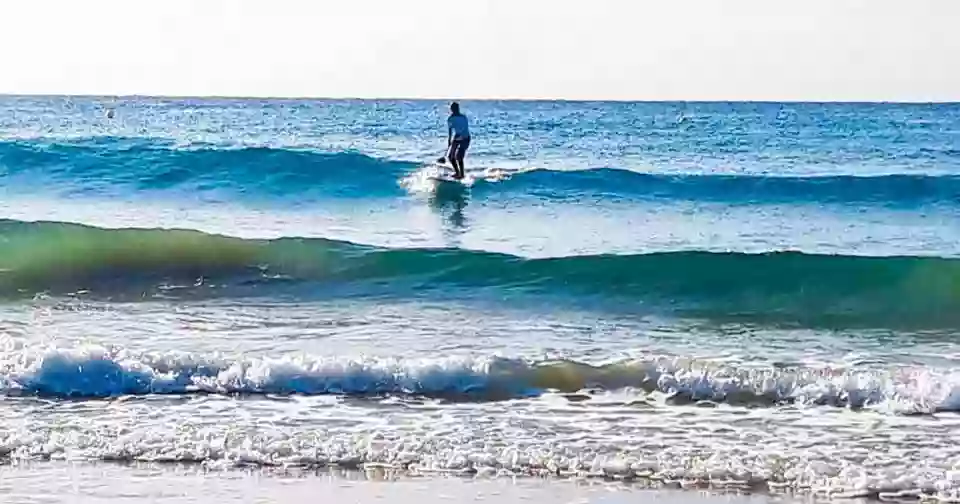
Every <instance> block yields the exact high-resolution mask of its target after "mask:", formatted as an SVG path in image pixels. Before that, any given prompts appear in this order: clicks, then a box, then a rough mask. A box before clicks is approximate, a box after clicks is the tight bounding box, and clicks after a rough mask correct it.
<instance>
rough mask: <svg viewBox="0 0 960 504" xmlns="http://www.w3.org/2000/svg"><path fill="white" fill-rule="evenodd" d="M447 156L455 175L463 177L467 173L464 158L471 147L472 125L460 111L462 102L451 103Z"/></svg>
mask: <svg viewBox="0 0 960 504" xmlns="http://www.w3.org/2000/svg"><path fill="white" fill-rule="evenodd" d="M447 146H448V149H449V150H448V151H447V158H449V159H450V164H451V165H453V172H454V173H453V177H454V178H456V179H462V178H463V177H464V175H465V173H466V172H465V171H464V167H463V158H464V156H466V154H467V149H468V148H470V126H469V124H468V123H467V116H465V115H463V114H461V113H460V104H459V103H457V102H453V103H451V104H450V117H448V118H447Z"/></svg>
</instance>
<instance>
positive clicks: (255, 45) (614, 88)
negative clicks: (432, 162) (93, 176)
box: [0, 0, 960, 101]
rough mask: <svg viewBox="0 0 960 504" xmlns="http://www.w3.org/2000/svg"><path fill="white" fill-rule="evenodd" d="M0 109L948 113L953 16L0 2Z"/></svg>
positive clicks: (584, 3) (899, 2) (956, 49)
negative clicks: (469, 106) (858, 108)
mask: <svg viewBox="0 0 960 504" xmlns="http://www.w3.org/2000/svg"><path fill="white" fill-rule="evenodd" d="M0 48H2V51H3V56H2V59H0V93H18V94H122V95H126V94H140V95H174V96H183V95H188V96H209V95H216V96H296V97H411V98H418V97H428V98H565V99H614V100H621V99H628V100H711V99H718V100H828V101H829V100H854V101H960V64H958V62H960V0H790V1H783V0H472V1H471V0H344V1H340V0H83V1H77V0H6V1H3V2H2V3H0Z"/></svg>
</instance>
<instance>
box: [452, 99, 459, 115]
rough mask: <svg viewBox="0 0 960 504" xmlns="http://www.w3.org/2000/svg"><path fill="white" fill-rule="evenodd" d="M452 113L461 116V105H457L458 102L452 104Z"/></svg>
mask: <svg viewBox="0 0 960 504" xmlns="http://www.w3.org/2000/svg"><path fill="white" fill-rule="evenodd" d="M450 112H453V113H454V114H459V113H460V104H459V103H457V102H453V103H451V104H450Z"/></svg>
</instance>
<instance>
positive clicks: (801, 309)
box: [0, 221, 960, 327]
mask: <svg viewBox="0 0 960 504" xmlns="http://www.w3.org/2000/svg"><path fill="white" fill-rule="evenodd" d="M0 270H2V274H0V294H3V295H5V296H6V297H8V298H9V297H22V296H27V295H34V294H36V293H38V292H48V293H67V292H76V291H78V290H84V291H90V292H91V293H94V294H100V295H110V294H111V293H113V292H116V291H119V290H123V291H125V292H130V291H131V290H132V291H136V292H139V291H143V292H145V293H148V292H152V291H153V290H155V289H158V288H162V287H164V286H168V287H169V286H179V287H181V288H187V289H190V288H192V287H196V288H198V289H199V288H201V287H209V286H210V285H217V286H218V289H219V290H217V292H218V293H219V295H230V294H231V293H232V292H234V291H231V290H230V289H231V287H232V286H237V285H247V286H250V285H257V286H258V288H261V289H270V288H272V287H274V286H276V285H278V284H283V285H289V284H290V283H291V282H293V283H295V284H297V285H304V284H306V285H309V286H312V287H315V288H317V289H336V288H339V287H343V286H346V285H349V286H361V287H362V286H369V287H376V288H378V289H381V291H386V292H389V293H392V294H394V295H399V296H404V295H420V294H422V293H425V292H430V291H432V290H439V291H441V292H449V291H450V289H461V290H463V291H469V292H474V293H479V292H482V293H486V294H489V295H492V296H500V297H504V296H508V295H542V296H553V297H554V298H557V299H564V300H568V301H571V302H576V301H577V300H592V301H596V300H599V301H601V302H602V303H605V304H607V305H608V306H610V307H616V308H617V309H621V310H634V309H636V310H640V309H667V310H673V311H682V312H684V313H686V314H693V315H699V316H704V317H724V318H731V317H733V318H735V317H741V318H745V319H756V320H764V319H768V318H769V319H771V320H785V319H786V320H798V321H803V320H812V319H816V320H819V321H821V322H823V321H830V320H837V321H851V320H855V321H857V322H858V323H867V324H880V325H889V324H891V323H898V322H900V323H905V324H906V323H909V324H911V325H915V324H921V325H935V326H943V325H945V324H946V325H948V326H952V325H954V324H956V325H957V327H960V259H951V258H933V257H858V256H836V255H813V254H804V253H799V252H777V253H767V254H747V253H735V252H729V253H716V252H700V251H682V252H662V253H650V254H635V255H594V256H573V257H562V258H547V259H528V258H521V257H517V256H511V255H506V254H496V253H489V252H480V251H469V250H461V249H384V248H377V247H370V246H364V245H357V244H352V243H348V242H339V241H333V240H326V239H297V238H284V239H278V240H247V239H240V238H232V237H226V236H218V235H210V234H205V233H201V232H197V231H185V230H158V229H123V230H108V229H100V228H92V227H87V226H81V225H73V224H62V223H24V222H16V221H4V222H0ZM267 292H268V291H266V290H261V291H260V294H264V293H267Z"/></svg>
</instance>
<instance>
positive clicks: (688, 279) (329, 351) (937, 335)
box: [0, 96, 960, 502]
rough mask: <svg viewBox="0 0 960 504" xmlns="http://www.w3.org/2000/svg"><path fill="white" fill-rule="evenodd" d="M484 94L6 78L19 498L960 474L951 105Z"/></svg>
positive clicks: (4, 425) (11, 393) (547, 496)
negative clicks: (453, 174)
mask: <svg viewBox="0 0 960 504" xmlns="http://www.w3.org/2000/svg"><path fill="white" fill-rule="evenodd" d="M463 109H464V112H465V113H466V114H467V116H468V117H469V118H470V120H471V130H472V132H473V136H474V138H473V142H472V145H471V149H470V151H469V153H468V156H467V173H468V180H467V184H466V185H464V186H456V185H450V184H443V185H438V184H436V183H435V182H433V181H431V180H430V179H429V176H430V175H431V174H434V173H436V172H437V167H436V166H435V160H436V159H437V158H438V157H439V156H441V155H442V154H443V150H444V146H445V140H446V137H445V135H446V131H445V130H444V125H445V118H446V103H445V102H441V101H404V100H382V101H365V100H292V99H291V100H267V99H212V98H211V99H161V98H147V97H128V98H116V97H83V98H80V97H27V96H8V97H3V98H0V180H2V184H0V464H2V465H0V495H6V499H7V500H5V502H48V501H57V502H59V500H57V498H56V495H45V492H48V493H49V492H54V493H55V494H57V495H60V496H61V497H62V496H63V495H67V494H70V492H73V494H70V495H72V498H74V499H76V500H75V501H76V502H81V501H84V502H86V501H89V502H94V501H96V500H97V499H98V498H102V499H104V500H105V499H107V497H104V495H107V494H103V493H102V491H106V490H105V489H109V490H111V491H113V492H115V493H112V494H109V495H108V497H110V498H121V497H123V498H125V499H126V500H127V501H130V502H147V501H149V502H159V501H164V502H194V501H195V500H189V499H188V498H187V497H185V496H184V495H185V494H182V493H177V492H176V490H178V489H181V490H182V489H184V488H187V487H190V485H196V484H197V481H203V482H205V483H203V484H202V485H201V486H203V488H204V490H202V491H201V490H197V492H199V493H196V494H191V495H192V497H191V498H195V499H198V500H197V501H203V502H209V501H217V502H233V501H236V502H240V501H243V502H247V501H250V502H253V500H244V499H252V497H250V495H251V494H245V495H246V497H244V494H242V492H241V493H240V494H237V491H236V489H237V488H238V486H237V485H240V486H244V485H245V486H247V487H249V486H251V485H252V486H253V487H256V490H251V491H253V492H255V493H257V495H258V497H257V498H259V499H265V500H260V501H258V502H261V501H263V502H265V501H270V502H273V501H283V502H291V501H295V500H296V499H295V498H293V497H291V495H290V494H289V493H288V492H289V491H290V488H291V487H290V486H289V485H287V484H285V483H283V482H284V481H287V480H288V479H289V478H293V479H292V480H291V481H295V482H296V484H297V485H300V486H303V485H306V487H305V488H306V490H303V492H302V493H301V494H299V495H300V496H301V498H302V497H304V496H314V497H315V496H316V495H317V494H316V492H317V490H316V489H315V488H314V489H311V483H310V482H311V481H314V482H319V481H326V480H327V479H329V478H335V479H336V478H340V479H337V481H343V482H354V483H356V482H357V481H361V480H362V481H367V484H368V485H375V486H372V487H370V488H376V489H377V490H375V491H374V490H371V491H372V492H374V493H376V492H386V496H387V497H389V495H390V492H392V491H393V490H389V489H387V490H384V487H382V486H378V485H382V484H383V483H375V482H372V481H371V480H375V479H378V478H377V477H374V476H370V475H371V474H374V473H376V474H380V475H383V474H388V475H389V476H388V477H387V479H390V480H392V481H394V483H390V484H394V485H398V486H396V487H395V488H396V489H397V490H396V492H399V493H403V492H404V491H406V490H403V489H405V488H406V489H409V488H410V487H409V486H404V485H410V484H411V482H416V483H417V484H420V485H426V486H425V488H427V489H430V488H438V489H443V488H448V487H449V486H450V485H454V486H456V485H461V484H462V485H467V488H468V490H454V491H453V495H454V496H455V497H453V498H452V500H464V498H465V497H464V498H459V497H456V495H460V494H457V492H467V493H468V494H469V493H470V492H471V490H469V488H484V489H490V488H493V489H494V495H501V494H499V493H497V492H502V491H505V490H503V488H505V487H502V485H505V483H503V482H505V481H509V482H512V483H510V484H511V485H527V487H522V488H536V490H535V491H534V496H533V497H532V498H533V499H534V500H537V499H539V500H540V501H543V502H546V501H550V502H556V501H558V499H559V498H562V497H564V496H567V497H569V496H570V495H572V493H576V492H574V491H573V490H570V488H573V487H570V486H569V485H578V486H576V488H579V489H580V490H578V491H585V490H583V489H584V488H587V487H589V488H594V487H595V486H596V485H599V486H600V487H601V488H602V487H605V486H610V487H616V488H623V487H627V488H630V487H633V488H644V489H648V488H660V489H667V490H663V491H664V492H673V491H674V490H669V489H680V490H675V491H677V492H679V495H678V496H675V494H673V493H666V494H656V495H660V496H661V498H667V497H663V496H664V495H667V496H669V498H670V499H674V498H675V499H679V501H683V502H687V501H689V500H692V499H706V498H707V497H704V496H702V495H700V494H698V493H697V492H692V491H684V490H683V489H699V490H703V489H706V490H708V491H709V492H714V493H725V492H735V493H740V494H743V493H748V494H752V495H766V496H768V497H770V498H773V497H775V496H792V497H791V498H794V497H795V498H808V497H838V496H841V497H861V498H872V499H876V498H882V499H917V498H924V499H927V498H930V499H940V500H956V499H960V416H958V415H957V412H958V411H960V340H958V334H960V105H952V104H915V105H907V104H840V103H838V104H815V103H608V102H554V101H542V102H522V101H464V102H463ZM331 471H333V472H331ZM338 471H340V472H343V474H347V476H343V475H341V476H332V475H333V474H335V473H336V474H340V473H339V472H338ZM78 474H79V475H81V476H77V475H78ZM291 474H296V476H295V477H294V476H291ZM349 475H354V476H349ZM78 478H80V479H78ZM197 478H200V480H198V479H197ZM250 478H255V480H251V479H250ZM365 478H366V479H365ZM464 480H469V481H471V482H474V483H465V482H463V481H464ZM78 481H79V482H78ZM238 481H243V482H244V483H242V484H241V483H237V482H238ZM251 481H257V482H259V483H257V484H255V485H254V484H252V483H251ZM80 482H86V483H83V484H81V483H80ZM133 482H136V483H133ZM457 482H461V483H457ZM518 482H519V483H518ZM354 483H351V484H354ZM318 484H319V483H318ZM204 485H206V486H204ZM211 485H212V486H211ZM336 485H337V484H333V486H329V487H325V488H328V489H329V488H334V489H336V488H342V487H338V486H336ZM469 485H478V486H477V487H470V486H469ZM584 485H586V486H584ZM361 487H362V488H367V487H366V486H363V485H361ZM117 488H120V489H128V490H129V491H130V492H133V493H130V492H127V493H125V492H126V491H119V490H117ZM147 488H160V489H161V490H157V492H159V493H149V492H147V491H146V490H143V489H147ZM191 488H193V487H191ZM196 488H199V487H196ZM456 488H461V487H459V486H457V487H456ZM510 488H516V487H510ZM30 489H32V490H30ZM54 489H58V490H54ZM217 489H221V490H217ZM225 489H230V490H225ZM264 489H267V490H264ZM270 489H275V491H274V490H270ZM28 490H29V491H28ZM134 490H136V491H141V490H142V491H144V492H147V493H142V494H138V493H136V491H134ZM510 491H513V490H510ZM531 491H533V490H531ZM638 491H639V490H638ZM98 492H101V493H98ZM116 492H119V493H116ZM537 492H539V493H537ZM544 492H546V493H544ZM427 494H429V498H426V497H422V496H421V497H416V496H413V497H409V499H408V501H410V502H413V501H417V502H424V499H425V498H426V499H427V501H430V499H438V497H437V494H436V492H429V491H428V492H427ZM338 495H339V494H338ZM363 495H365V496H366V497H361V498H358V499H359V500H361V501H363V500H374V497H375V496H372V495H373V494H371V493H366V494H363ZM591 495H593V494H591ZM597 495H600V496H601V497H602V499H600V500H596V501H597V502H599V501H602V500H603V499H608V498H609V496H607V497H603V496H604V495H607V494H604V493H601V494H597ZM98 496H99V497H98ZM538 496H539V497H538ZM698 496H699V497H698ZM380 497H383V495H381V496H380ZM380 497H376V498H380ZM461 497H462V495H461ZM501 497H502V498H506V497H503V495H501ZM331 498H335V500H336V499H341V500H342V499H344V498H345V499H352V498H357V497H355V496H352V494H350V495H347V494H344V495H340V496H339V497H336V496H334V497H331ZM469 498H471V499H472V498H473V495H472V494H470V497H469ZM511 498H513V497H511ZM591 498H592V497H589V496H587V497H584V499H587V500H590V499H591ZM748 498H752V497H743V499H748ZM17 499H19V500H17ZM44 499H47V500H44ZM491 499H493V500H497V499H498V498H494V497H491ZM517 499H518V500H517V501H522V500H524V499H525V498H524V497H523V496H521V497H517ZM623 499H624V500H622V501H616V500H613V501H611V500H606V501H604V502H614V501H616V502H625V500H626V499H627V497H624V498H623ZM304 501H306V500H304ZM501 501H502V500H501ZM737 502H741V501H737ZM742 502H747V501H746V500H744V501H742Z"/></svg>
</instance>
